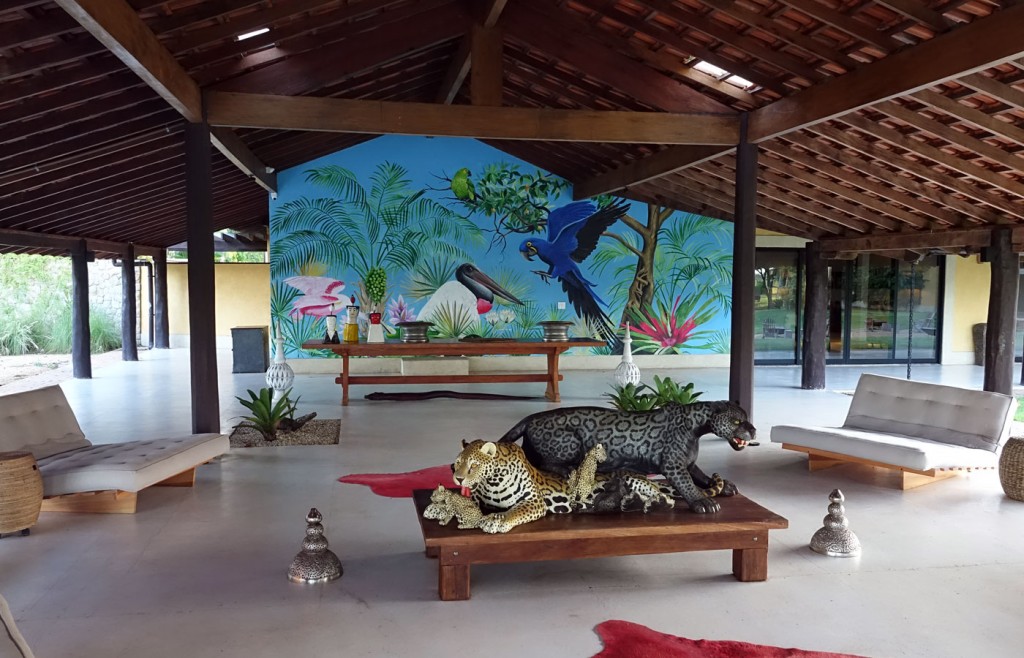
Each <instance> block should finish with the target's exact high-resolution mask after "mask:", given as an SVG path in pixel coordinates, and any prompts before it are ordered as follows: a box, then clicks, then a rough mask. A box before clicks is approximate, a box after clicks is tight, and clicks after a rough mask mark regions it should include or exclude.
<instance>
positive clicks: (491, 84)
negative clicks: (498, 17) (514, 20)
mask: <svg viewBox="0 0 1024 658" xmlns="http://www.w3.org/2000/svg"><path fill="white" fill-rule="evenodd" d="M470 40H471V44H470V48H471V53H472V55H471V61H472V68H471V69H470V79H469V98H470V102H471V103H472V104H473V105H491V106H495V107H498V106H500V105H501V94H502V62H501V50H502V34H501V29H500V28H497V27H484V26H482V25H474V26H473V31H472V32H471V33H470Z"/></svg>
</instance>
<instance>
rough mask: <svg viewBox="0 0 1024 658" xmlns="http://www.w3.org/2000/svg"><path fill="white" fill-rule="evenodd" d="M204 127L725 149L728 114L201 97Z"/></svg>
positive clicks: (729, 136) (735, 124) (734, 136)
mask: <svg viewBox="0 0 1024 658" xmlns="http://www.w3.org/2000/svg"><path fill="white" fill-rule="evenodd" d="M207 101H208V104H207V113H208V120H209V122H210V125H213V126H234V127H238V128H273V129H276V130H316V131H323V132H354V133H370V134H376V135H383V134H399V135H445V136H453V137H474V138H478V139H527V140H541V141H570V142H623V143H632V144H636V143H651V144H732V143H735V142H736V141H737V140H738V139H739V119H738V118H737V117H736V115H714V114H672V113H667V112H601V111H595V110H556V109H546V108H536V109H534V108H525V107H482V106H472V105H438V104H435V103H396V102H391V101H362V100H349V99H343V98H320V97H307V96H274V95H270V94H240V93H233V92H216V91H214V92H208V95H207Z"/></svg>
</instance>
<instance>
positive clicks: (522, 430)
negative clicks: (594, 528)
mask: <svg viewBox="0 0 1024 658" xmlns="http://www.w3.org/2000/svg"><path fill="white" fill-rule="evenodd" d="M709 433H713V434H715V435H717V436H719V437H721V438H723V439H725V440H727V441H728V442H729V445H730V446H731V447H732V449H733V450H743V449H744V448H746V447H747V446H749V445H757V443H756V441H755V437H756V433H757V430H756V429H755V428H754V426H753V425H751V424H750V422H749V421H748V420H747V412H746V411H744V410H743V409H742V408H741V407H740V406H739V405H737V404H734V403H732V402H728V401H719V402H696V403H693V404H686V405H683V404H675V403H669V404H667V405H665V406H664V407H662V408H660V409H657V410H655V411H642V412H631V411H619V410H617V409H607V408H602V407H562V408H561V409H554V410H551V411H543V412H540V413H536V414H533V415H531V416H527V417H526V418H524V419H523V420H521V421H520V422H519V423H518V424H516V426H515V427H513V428H512V429H510V430H509V431H508V432H507V433H506V434H505V436H503V437H502V438H501V439H499V441H498V442H499V443H502V444H504V443H512V442H515V441H518V440H519V439H522V441H523V451H524V453H525V454H526V457H527V459H529V461H530V463H532V464H533V465H534V466H536V467H537V468H539V469H541V470H543V471H550V472H552V473H556V474H559V475H568V474H569V472H570V471H571V470H572V469H573V468H575V467H576V465H577V464H580V463H581V462H582V461H583V459H584V457H585V456H586V454H587V452H588V451H589V450H590V449H592V448H593V447H594V446H595V445H597V444H601V445H603V446H604V449H605V451H606V452H607V459H605V460H604V461H603V462H601V463H600V465H599V466H598V471H599V472H614V471H621V470H626V471H633V472H637V473H659V474H661V475H663V476H664V477H665V478H666V479H667V480H668V483H669V484H671V485H672V488H673V490H674V491H675V493H676V495H677V496H679V497H681V498H683V499H684V500H685V501H686V502H687V504H688V505H689V507H690V510H691V511H694V512H697V513H702V514H703V513H714V512H718V511H719V510H720V509H721V506H720V505H719V504H718V503H717V502H716V501H714V500H712V496H710V495H708V490H709V488H710V487H713V485H714V483H715V482H714V478H709V477H708V476H707V475H706V474H705V473H704V472H703V471H701V469H700V468H699V467H698V466H697V464H696V463H695V462H696V461H697V454H698V449H699V442H700V438H701V437H702V436H704V435H705V434H709ZM737 492H738V490H737V488H736V485H735V484H733V483H732V482H729V481H728V480H724V481H723V486H722V489H721V495H723V496H732V495H735V494H736V493H737Z"/></svg>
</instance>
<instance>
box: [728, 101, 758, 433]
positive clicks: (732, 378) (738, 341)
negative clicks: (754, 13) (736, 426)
mask: <svg viewBox="0 0 1024 658" xmlns="http://www.w3.org/2000/svg"><path fill="white" fill-rule="evenodd" d="M735 203H736V210H735V212H734V213H733V220H734V232H733V243H732V249H733V252H732V253H733V256H732V345H731V350H730V353H729V399H730V400H732V401H733V402H735V403H736V404H738V405H740V406H741V407H743V409H745V410H746V412H747V414H748V415H750V416H751V417H753V413H754V409H753V406H754V245H755V240H756V228H757V215H756V212H757V206H756V204H757V145H756V144H750V143H748V142H747V115H746V114H744V115H743V117H742V119H741V123H740V143H739V146H738V147H737V148H736V197H735Z"/></svg>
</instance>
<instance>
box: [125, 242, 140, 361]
mask: <svg viewBox="0 0 1024 658" xmlns="http://www.w3.org/2000/svg"><path fill="white" fill-rule="evenodd" d="M135 307H136V304H135V245H133V244H132V243H130V242H129V243H128V244H127V245H125V248H124V252H123V253H122V254H121V359H122V360H124V361H138V360H139V347H138V345H137V344H136V340H135V320H136V318H137V315H136V308H135Z"/></svg>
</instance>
